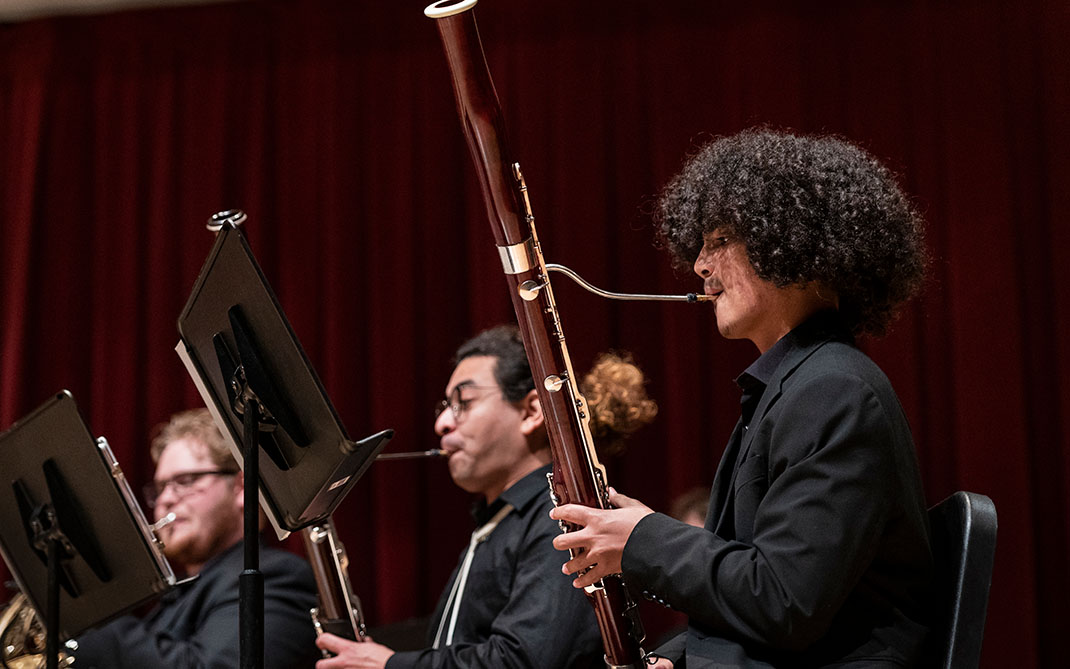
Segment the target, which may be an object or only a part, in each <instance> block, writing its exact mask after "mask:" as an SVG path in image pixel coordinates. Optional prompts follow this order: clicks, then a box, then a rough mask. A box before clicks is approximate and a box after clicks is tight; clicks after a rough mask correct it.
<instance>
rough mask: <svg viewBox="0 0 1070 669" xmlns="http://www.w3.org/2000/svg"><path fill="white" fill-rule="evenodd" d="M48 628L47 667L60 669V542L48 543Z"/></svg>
mask: <svg viewBox="0 0 1070 669" xmlns="http://www.w3.org/2000/svg"><path fill="white" fill-rule="evenodd" d="M45 625H46V626H47V627H48V629H47V630H46V635H47V636H46V637H45V658H46V659H45V666H46V668H47V669H59V542H58V541H57V540H55V539H50V540H49V541H48V614H47V615H46V616H45Z"/></svg>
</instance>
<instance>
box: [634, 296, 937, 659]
mask: <svg viewBox="0 0 1070 669" xmlns="http://www.w3.org/2000/svg"><path fill="white" fill-rule="evenodd" d="M778 346H783V347H784V350H782V351H781V353H783V358H782V359H781V360H780V363H779V364H778V365H777V367H776V369H775V371H774V373H773V374H772V375H771V378H770V379H769V380H768V383H767V385H766V387H765V390H764V392H763V393H762V395H761V399H760V401H759V403H758V405H757V408H756V409H755V411H754V414H753V418H752V419H751V421H750V425H749V428H747V429H745V428H744V426H743V425H742V424H738V425H737V426H736V430H735V433H734V434H733V439H732V441H731V442H730V444H738V450H735V449H731V448H730V449H729V452H726V453H725V456H724V457H723V458H722V460H721V464H720V466H719V467H718V470H717V474H716V476H715V478H714V484H713V490H712V492H711V500H710V509H709V513H708V516H707V519H706V527H705V529H703V528H695V527H691V526H689V525H686V524H684V523H681V522H678V521H675V520H673V519H671V518H668V517H667V516H664V515H661V514H653V515H650V516H647V517H646V518H644V519H643V520H642V521H640V523H639V524H638V525H637V526H636V528H635V530H634V531H633V532H632V535H631V536H630V537H629V540H628V543H627V545H626V547H625V550H624V556H623V560H622V565H623V571H624V575H625V577H626V578H627V579H628V580H629V582H632V583H634V584H638V585H639V586H641V587H643V588H645V589H646V590H648V591H649V592H651V593H653V594H654V595H655V596H657V597H658V598H660V599H662V600H664V601H665V602H666V603H667V604H668V605H670V606H672V607H673V608H675V609H677V610H680V611H683V612H684V613H687V614H688V616H689V627H688V631H687V632H686V633H685V634H684V635H681V636H680V637H678V638H676V639H674V640H672V641H670V642H669V643H668V644H667V645H666V646H665V647H664V648H662V649H659V652H660V653H661V654H663V655H665V656H666V657H669V658H670V659H672V660H673V661H674V662H676V663H677V666H678V667H679V666H687V667H689V668H690V669H697V668H698V667H769V666H782V667H817V666H826V665H833V664H835V665H837V666H850V665H852V664H855V665H857V666H880V665H886V666H910V665H912V664H913V663H914V662H915V661H916V659H917V656H918V653H919V649H920V646H921V643H922V641H923V639H924V635H925V631H926V624H925V600H926V598H927V595H928V591H929V583H930V579H931V572H932V558H931V554H930V550H929V543H928V525H927V516H926V509H925V501H924V497H923V494H922V489H921V482H920V476H919V472H918V466H917V459H916V455H915V453H914V446H913V441H912V440H911V437H910V431H909V428H908V426H907V422H906V418H905V416H904V415H903V411H902V408H901V406H900V404H899V401H898V399H897V398H896V396H895V393H894V392H893V390H892V388H891V385H890V384H889V382H888V379H887V378H886V377H885V375H884V374H883V372H881V371H880V369H879V368H878V367H877V366H876V365H875V364H874V363H873V362H872V361H871V360H870V359H869V358H868V357H866V356H865V354H863V353H862V352H861V351H859V350H858V349H857V348H855V347H854V345H853V343H852V342H851V338H850V336H849V335H848V334H846V333H845V332H844V331H843V330H842V329H841V328H839V327H838V324H837V322H836V320H835V318H834V317H829V316H827V315H825V316H819V317H817V318H815V319H811V320H810V321H808V322H807V323H805V324H803V325H802V326H800V327H799V328H797V329H796V330H794V331H792V333H790V334H789V335H788V336H787V337H786V338H785V340H782V341H781V342H780V343H778ZM733 450H735V452H732V451H733ZM681 660H686V664H681ZM840 663H842V664H840Z"/></svg>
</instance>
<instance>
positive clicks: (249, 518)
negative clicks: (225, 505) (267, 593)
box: [238, 392, 264, 669]
mask: <svg viewBox="0 0 1070 669" xmlns="http://www.w3.org/2000/svg"><path fill="white" fill-rule="evenodd" d="M242 419H243V427H244V434H243V439H242V460H243V463H244V465H245V466H244V467H243V472H244V473H243V483H244V487H245V490H244V496H245V498H244V505H245V508H244V523H245V525H244V529H243V537H242V541H243V549H244V551H245V569H244V571H242V573H241V576H240V577H239V580H238V593H239V597H240V599H241V614H240V616H239V623H240V625H241V641H240V646H239V649H240V651H241V666H242V669H260V668H261V667H263V666H264V575H263V574H262V573H261V572H260V543H259V537H260V499H259V496H258V493H259V490H260V438H259V435H260V402H259V401H258V400H257V399H256V397H255V396H254V395H253V394H252V393H251V392H246V393H245V411H244V414H243V415H242Z"/></svg>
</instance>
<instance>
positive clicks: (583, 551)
mask: <svg viewBox="0 0 1070 669" xmlns="http://www.w3.org/2000/svg"><path fill="white" fill-rule="evenodd" d="M609 503H610V504H612V505H613V507H614V508H612V509H593V508H590V507H586V506H581V505H579V504H566V505H564V506H559V507H555V508H553V509H551V511H550V517H551V518H553V519H554V520H558V521H564V522H566V523H571V524H573V525H576V526H578V527H580V528H581V529H579V530H573V531H572V532H567V533H565V534H562V535H561V536H559V537H557V538H556V539H554V548H556V549H558V550H562V551H563V550H567V551H571V552H572V554H573V556H574V557H573V558H572V559H571V560H569V561H568V562H566V563H565V566H564V567H563V568H562V571H564V572H565V573H566V574H577V573H578V575H577V576H576V579H575V580H574V581H573V583H572V584H573V585H574V586H575V587H577V588H586V587H589V586H591V585H594V584H595V583H597V582H598V581H600V580H602V579H603V578H606V577H607V576H610V575H612V574H619V573H620V572H621V557H622V555H623V554H624V546H625V544H627V543H628V537H629V536H631V534H632V530H634V529H635V526H636V525H638V524H639V521H640V520H642V519H643V518H645V517H646V516H648V515H650V514H651V513H654V511H653V510H652V509H651V508H649V507H648V506H646V505H645V504H643V503H642V502H640V501H639V500H637V499H632V498H631V497H628V496H626V495H622V494H620V493H618V492H617V491H616V490H614V489H613V488H610V489H609Z"/></svg>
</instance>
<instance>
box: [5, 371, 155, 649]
mask: <svg viewBox="0 0 1070 669" xmlns="http://www.w3.org/2000/svg"><path fill="white" fill-rule="evenodd" d="M0 471H2V472H3V473H4V476H3V483H2V485H0V552H2V553H3V557H4V561H5V562H7V564H8V567H9V568H10V569H11V572H12V574H13V575H14V577H15V580H16V582H17V583H18V585H19V587H20V588H21V589H22V591H23V593H25V595H26V597H27V598H28V600H29V601H30V603H31V604H32V605H33V607H34V608H35V609H36V610H37V611H38V612H39V613H40V614H42V616H43V617H44V620H45V627H46V629H47V633H48V637H49V638H48V650H47V652H48V662H49V664H48V666H49V667H53V666H56V665H55V664H53V663H54V662H56V658H57V652H58V650H59V648H58V643H59V639H60V638H62V639H69V638H72V637H74V636H77V635H78V634H80V633H82V632H84V631H85V630H87V629H89V628H90V627H94V626H96V625H99V624H100V623H103V622H105V621H107V620H110V619H111V618H114V617H116V616H118V615H120V614H122V613H125V612H126V611H129V610H130V609H132V608H134V607H136V606H138V605H139V604H142V603H144V602H146V601H148V600H149V599H152V598H154V597H157V596H158V595H160V594H162V593H163V592H166V591H167V590H169V589H170V588H171V587H173V586H174V584H175V576H174V574H173V573H172V571H171V567H170V565H169V564H168V562H167V559H166V558H165V557H164V556H163V552H162V550H161V546H160V544H159V543H158V541H157V540H156V535H155V533H154V531H153V530H152V528H151V526H150V525H149V523H148V521H147V520H146V519H145V516H144V514H143V513H142V511H141V507H140V506H138V503H137V501H136V500H135V498H134V494H133V492H132V491H131V490H130V486H129V484H128V483H127V481H126V479H125V477H124V476H123V473H122V471H121V470H120V469H119V466H118V463H117V462H116V461H115V457H114V456H113V454H112V452H111V448H110V447H109V446H108V442H107V441H106V440H105V439H104V438H100V439H94V438H93V436H92V434H91V433H90V431H89V429H88V427H87V426H86V424H85V421H84V420H83V419H82V416H81V414H80V413H79V411H78V407H77V406H76V404H75V401H74V398H73V397H72V396H71V394H70V393H69V392H67V391H62V392H60V393H58V394H56V395H55V396H53V397H52V398H51V399H49V400H48V401H47V402H45V403H44V404H43V405H42V406H41V407H39V408H38V409H36V410H35V411H33V412H32V413H30V414H29V415H27V416H26V417H25V418H23V419H22V420H20V421H19V422H17V423H15V424H14V425H13V426H11V427H10V428H9V429H8V430H6V431H5V432H3V433H2V434H0Z"/></svg>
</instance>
